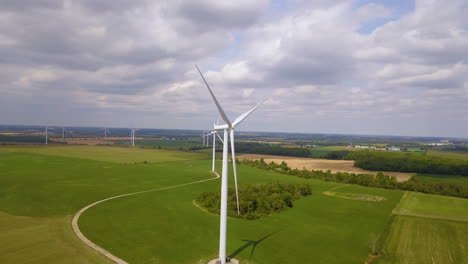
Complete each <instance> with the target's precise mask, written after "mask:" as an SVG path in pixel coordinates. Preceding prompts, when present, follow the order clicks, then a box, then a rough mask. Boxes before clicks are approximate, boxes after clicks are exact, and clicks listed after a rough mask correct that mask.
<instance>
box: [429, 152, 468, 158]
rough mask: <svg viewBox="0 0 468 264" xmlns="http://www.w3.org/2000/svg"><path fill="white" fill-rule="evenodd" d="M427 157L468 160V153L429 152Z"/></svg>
mask: <svg viewBox="0 0 468 264" xmlns="http://www.w3.org/2000/svg"><path fill="white" fill-rule="evenodd" d="M426 155H428V156H434V157H440V158H447V159H461V160H468V152H455V151H438V150H429V151H428V152H427V154H426Z"/></svg>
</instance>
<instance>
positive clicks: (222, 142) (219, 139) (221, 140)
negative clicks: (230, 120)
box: [216, 132, 224, 144]
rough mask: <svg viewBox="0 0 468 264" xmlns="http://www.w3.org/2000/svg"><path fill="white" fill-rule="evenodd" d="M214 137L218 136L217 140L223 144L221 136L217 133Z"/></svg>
mask: <svg viewBox="0 0 468 264" xmlns="http://www.w3.org/2000/svg"><path fill="white" fill-rule="evenodd" d="M216 135H217V136H218V138H219V140H221V143H223V144H224V141H223V139H222V138H221V136H220V135H219V134H218V132H216Z"/></svg>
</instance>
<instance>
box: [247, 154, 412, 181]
mask: <svg viewBox="0 0 468 264" xmlns="http://www.w3.org/2000/svg"><path fill="white" fill-rule="evenodd" d="M261 158H263V159H264V160H265V162H267V163H268V162H272V161H273V162H275V163H281V162H282V161H285V162H286V163H288V166H289V167H291V168H293V169H304V168H305V169H308V170H322V171H327V170H330V171H331V172H348V173H369V174H376V173H377V171H368V170H363V169H360V168H358V167H354V161H353V160H327V159H312V158H296V157H286V156H274V155H262V154H244V155H240V156H238V159H251V160H256V159H261ZM384 174H386V175H390V176H394V177H395V178H396V179H397V181H399V182H404V181H407V180H409V179H410V178H411V177H413V176H414V173H404V172H387V171H386V172H384Z"/></svg>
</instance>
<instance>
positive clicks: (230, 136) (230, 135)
mask: <svg viewBox="0 0 468 264" xmlns="http://www.w3.org/2000/svg"><path fill="white" fill-rule="evenodd" d="M195 66H196V68H197V70H198V72H199V73H200V76H201V78H202V79H203V82H204V83H205V85H206V88H208V92H209V93H210V95H211V97H212V98H213V101H214V103H215V105H216V108H217V109H218V112H219V114H220V115H221V118H222V119H223V120H224V122H225V124H223V125H218V124H215V125H213V131H211V132H210V133H208V134H204V135H203V136H202V138H203V143H204V144H205V137H206V144H208V136H210V135H212V136H213V164H212V171H213V172H215V153H216V149H215V148H216V146H215V144H216V136H217V137H219V139H220V141H221V143H222V144H223V161H222V169H221V209H220V228H219V229H220V230H219V258H218V259H216V260H213V261H212V262H210V263H220V264H225V263H226V262H229V261H231V260H230V259H228V258H227V257H226V238H227V200H228V147H229V141H231V159H232V168H233V173H234V184H235V190H236V202H237V213H238V214H239V213H240V210H239V192H238V186H237V168H236V152H235V149H234V130H235V128H236V127H237V126H238V125H239V124H240V123H241V122H242V121H244V120H245V119H246V118H247V117H248V116H249V115H250V114H252V113H253V112H254V111H255V110H256V109H257V108H258V107H259V106H260V105H262V104H263V103H264V102H265V101H266V100H263V101H262V102H261V103H259V104H258V105H256V106H255V107H253V108H252V109H250V110H249V111H247V112H245V113H244V114H242V115H240V116H239V117H237V118H236V119H235V120H234V122H231V120H230V119H229V118H228V116H227V115H226V113H225V112H224V110H223V108H222V107H221V105H220V104H219V102H218V100H217V99H216V96H215V95H214V93H213V91H212V89H211V87H210V85H209V84H208V82H207V81H206V79H205V77H204V76H203V74H202V72H201V71H200V69H199V68H198V66H197V65H195ZM221 131H222V132H223V138H221V137H220V136H219V134H218V132H221Z"/></svg>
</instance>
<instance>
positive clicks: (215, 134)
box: [205, 130, 224, 171]
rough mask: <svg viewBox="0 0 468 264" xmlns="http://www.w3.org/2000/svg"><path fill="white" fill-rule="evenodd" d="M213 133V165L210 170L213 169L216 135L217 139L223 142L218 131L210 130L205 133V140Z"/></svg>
mask: <svg viewBox="0 0 468 264" xmlns="http://www.w3.org/2000/svg"><path fill="white" fill-rule="evenodd" d="M211 135H213V165H212V166H211V171H215V161H216V136H218V137H219V140H221V143H224V142H223V139H222V138H221V137H220V136H219V134H218V131H216V130H215V131H211V132H210V133H208V134H206V135H205V136H206V140H208V137H209V136H211Z"/></svg>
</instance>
